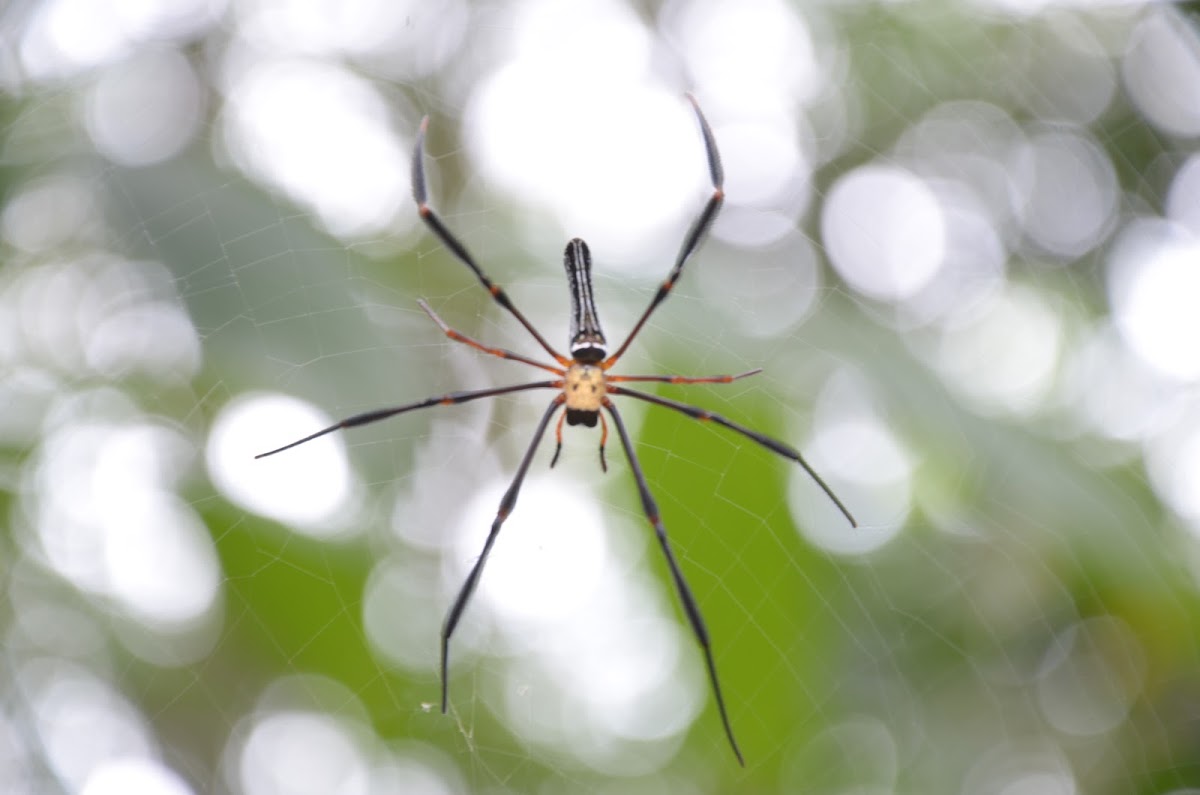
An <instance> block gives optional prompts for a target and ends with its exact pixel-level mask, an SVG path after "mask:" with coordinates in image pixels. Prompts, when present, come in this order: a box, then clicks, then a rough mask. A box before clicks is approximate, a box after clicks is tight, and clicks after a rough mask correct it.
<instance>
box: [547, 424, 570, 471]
mask: <svg viewBox="0 0 1200 795" xmlns="http://www.w3.org/2000/svg"><path fill="white" fill-rule="evenodd" d="M566 418H567V412H565V411H564V412H563V413H562V414H559V415H558V425H556V426H554V439H555V441H556V442H557V444H556V445H555V447H554V457H553V458H551V459H550V468H551V469H554V465H555V464H557V463H558V454H559V453H561V452H562V426H563V420H565V419H566Z"/></svg>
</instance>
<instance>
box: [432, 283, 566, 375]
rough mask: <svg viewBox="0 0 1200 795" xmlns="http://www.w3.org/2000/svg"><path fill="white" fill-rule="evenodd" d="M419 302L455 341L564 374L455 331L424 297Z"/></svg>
mask: <svg viewBox="0 0 1200 795" xmlns="http://www.w3.org/2000/svg"><path fill="white" fill-rule="evenodd" d="M417 304H418V305H420V307H421V308H422V309H424V310H425V314H427V315H429V318H430V319H431V320H432V321H433V322H434V323H437V324H438V328H440V329H441V330H442V333H444V334H445V335H446V336H447V337H449V338H450V339H452V340H454V341H455V342H461V343H463V344H465V345H470V346H471V347H472V348H474V349H475V350H477V351H483V352H484V353H487V354H490V355H492V356H498V357H500V358H501V359H511V360H512V361H514V362H523V363H525V364H530V365H533V366H534V367H540V368H541V369H543V370H549V371H550V372H552V373H556V374H557V375H562V374H563V370H562V369H561V368H559V367H553V366H551V365H549V364H543V363H542V362H539V361H535V360H534V359H530V358H529V357H527V356H522V355H521V354H519V353H513V352H512V351H510V350H506V349H504V348H492V347H490V346H488V345H484V344H483V343H482V342H479V341H478V340H474V339H471V338H470V337H468V336H467V335H466V334H463V333H462V332H461V331H455V330H454V329H452V328H450V326H449V325H448V324H447V323H446V321H444V320H442V319H441V318H440V317H438V315H437V312H434V311H433V310H432V309H431V308H430V307H429V304H427V303H425V301H424V299H418V300H417Z"/></svg>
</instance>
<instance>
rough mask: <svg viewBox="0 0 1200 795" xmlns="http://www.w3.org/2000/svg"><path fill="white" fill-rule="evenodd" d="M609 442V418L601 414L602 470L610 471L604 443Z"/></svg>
mask: <svg viewBox="0 0 1200 795" xmlns="http://www.w3.org/2000/svg"><path fill="white" fill-rule="evenodd" d="M606 444H608V420H606V419H604V415H603V414H601V415H600V470H601V471H602V472H607V471H608V462H607V461H605V460H604V445H606Z"/></svg>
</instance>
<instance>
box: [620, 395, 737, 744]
mask: <svg viewBox="0 0 1200 795" xmlns="http://www.w3.org/2000/svg"><path fill="white" fill-rule="evenodd" d="M604 408H605V409H607V410H608V413H609V414H610V415H612V420H613V424H614V425H616V426H617V435H618V436H620V437H621V446H622V447H624V448H625V457H626V458H628V459H629V468H630V469H632V470H633V478H634V480H635V481H637V488H638V493H639V494H640V495H641V498H642V510H643V511H645V513H646V519H648V520H649V521H650V524H651V526H652V527H653V528H654V534H655V535H656V536H657V537H658V545H659V547H660V548H661V549H662V552H663V556H664V557H665V558H666V559H667V566H668V567H669V568H670V570H671V579H673V580H674V581H675V592H676V593H678V594H679V601H680V602H682V603H683V609H684V612H685V613H687V617H688V622H689V623H690V624H691V625H692V634H694V635H695V636H696V640H697V641H698V642H699V643H700V648H701V649H702V650H703V652H704V662H705V664H706V665H707V666H708V681H709V684H710V685H712V691H713V697H714V698H715V699H716V702H717V711H718V712H720V713H721V723H722V725H723V726H724V727H725V736H726V737H727V738H728V739H729V745H730V747H731V748H732V749H733V755H734V756H736V757H737V760H738V763H739V764H740V765H741V766H742V767H745V766H746V761H745V760H744V759H743V758H742V752H741V750H740V749H739V748H738V744H737V740H735V739H734V737H733V727H732V726H730V724H729V715H728V713H727V712H726V711H725V699H724V697H722V695H721V683H720V681H719V680H718V678H717V664H716V663H715V662H714V661H713V655H712V644H711V642H710V640H709V636H708V628H707V627H705V625H704V618H703V616H701V615H700V607H699V605H697V604H696V599H695V597H693V596H692V591H691V589H690V588H689V587H688V584H687V580H685V579H684V578H683V572H682V571H681V570H680V568H679V564H678V563H677V562H676V561H675V553H674V552H673V551H672V550H671V544H670V542H669V541H668V540H667V531H666V528H664V527H663V523H662V520H660V519H659V516H658V505H657V504H656V503H655V501H654V497H653V495H651V494H650V487H649V486H648V485H647V484H646V476H645V475H643V474H642V466H641V464H640V463H638V458H637V455H636V454H635V453H634V452H633V443H632V442H630V441H629V432H628V431H626V430H625V423H624V422H623V421H622V420H621V415H620V413H619V412H618V411H617V407H616V406H614V405H613V402H612V401H611V400H609V399H608V398H605V399H604Z"/></svg>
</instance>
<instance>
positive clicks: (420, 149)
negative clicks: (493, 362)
mask: <svg viewBox="0 0 1200 795" xmlns="http://www.w3.org/2000/svg"><path fill="white" fill-rule="evenodd" d="M687 99H688V101H689V102H690V103H691V105H692V109H693V110H694V111H695V114H696V119H697V121H698V122H699V124H700V132H701V135H702V136H703V138H704V149H705V153H706V156H707V159H708V173H709V177H710V180H711V182H712V189H713V191H712V195H711V196H710V197H709V199H708V201H707V203H706V204H705V205H704V208H703V209H702V210H701V212H700V215H699V216H697V218H696V220H695V221H694V222H693V223H692V226H691V228H690V229H689V230H688V233H687V236H686V237H685V238H684V240H683V244H682V245H681V246H680V249H679V254H678V255H677V256H676V258H675V265H674V267H672V268H671V272H670V273H669V274H668V275H667V278H666V280H665V281H663V282H662V284H660V285H659V287H658V291H657V292H656V293H655V294H654V297H653V298H652V299H651V300H650V305H649V306H648V307H646V310H645V311H644V312H643V313H642V316H641V317H640V318H639V319H638V321H637V323H635V324H634V326H633V329H632V330H631V331H630V332H629V336H627V337H626V338H625V341H624V342H623V343H621V345H620V346H619V347H618V348H617V349H616V351H615V352H614V353H612V354H609V353H608V346H607V342H606V340H605V337H604V332H603V331H602V330H601V328H600V318H599V315H598V314H597V313H596V304H595V300H594V299H593V297H592V258H591V253H590V252H589V251H588V247H587V244H586V243H584V242H583V241H582V240H580V239H579V238H575V239H573V240H571V241H570V242H569V243H567V247H566V251H565V253H564V255H563V264H564V266H565V268H566V271H567V280H568V282H569V284H570V289H571V323H570V351H571V355H570V356H564V355H562V354H560V353H559V352H558V351H556V350H555V349H554V348H553V347H552V346H551V345H550V343H548V342H547V341H546V340H545V338H544V337H542V335H541V334H540V333H539V332H538V330H537V329H536V328H534V327H533V325H532V324H531V323H530V322H529V321H528V320H527V319H526V318H525V316H524V315H522V314H521V312H520V310H518V309H517V307H516V306H515V305H514V304H513V303H512V301H511V300H510V299H509V297H508V294H507V293H505V292H504V290H503V289H502V288H501V287H500V286H499V285H498V284H495V283H494V282H493V281H492V280H491V279H489V278H488V277H487V275H486V274H484V272H483V270H482V269H481V268H480V267H479V265H478V264H477V263H476V262H475V258H474V257H472V256H471V254H470V253H469V252H468V251H467V249H466V246H464V245H463V244H462V243H461V242H459V240H458V238H457V237H455V236H454V234H453V233H452V232H451V231H450V230H449V228H448V227H447V226H446V225H445V224H444V223H443V222H442V220H441V218H440V217H438V215H437V213H435V212H434V211H433V208H431V207H430V206H429V203H428V192H427V190H426V184H425V167H424V157H425V132H426V129H427V128H428V126H429V117H428V116H427V117H425V118H424V119H423V120H422V121H421V126H420V128H419V130H418V132H417V141H416V145H415V147H414V150H413V159H412V188H413V199H414V200H415V201H416V204H417V211H418V212H419V213H420V216H421V220H422V221H424V222H425V224H426V225H427V226H428V227H429V228H430V230H432V231H433V233H434V235H436V236H437V238H438V239H439V240H440V241H441V242H442V243H443V244H444V245H445V246H446V247H447V248H448V249H450V251H451V253H453V254H454V256H455V257H456V258H457V259H458V260H459V261H460V262H462V263H463V264H464V265H466V266H467V267H468V268H470V269H471V271H472V272H473V273H474V274H475V277H476V278H477V279H479V282H480V284H482V285H483V287H484V289H486V290H487V291H488V293H489V294H490V295H491V296H492V299H493V300H494V301H495V302H496V303H497V304H499V305H500V306H501V307H503V308H504V309H505V310H506V311H507V312H508V313H509V314H511V315H512V316H513V317H514V318H516V320H517V322H519V323H520V324H521V325H522V326H524V327H525V330H526V331H528V332H529V334H530V335H531V336H532V337H533V339H534V340H536V341H537V343H538V344H539V345H541V347H542V349H543V350H545V351H546V353H548V354H549V355H550V357H551V358H552V359H554V361H555V362H557V364H546V363H544V362H540V361H537V360H536V359H532V358H529V357H527V356H523V355H522V354H519V353H514V352H513V351H509V350H505V349H503V348H493V347H490V346H488V345H485V344H483V343H482V342H478V341H477V340H474V339H472V338H471V337H468V336H467V335H465V334H463V333H461V332H458V331H455V330H454V329H452V328H451V327H450V326H449V325H447V324H446V323H445V322H444V321H443V320H442V319H441V318H440V317H438V316H437V314H436V313H435V312H434V311H433V310H432V309H431V308H430V307H429V305H428V304H427V303H425V301H423V300H419V301H418V302H417V303H418V304H419V305H420V307H421V309H422V310H424V311H425V313H426V314H427V315H429V317H430V319H432V320H433V322H434V323H436V324H437V325H438V327H439V328H440V329H441V330H442V332H443V333H444V334H445V335H446V336H447V337H449V338H450V339H452V340H454V341H455V342H461V343H463V344H465V345H469V346H470V347H472V348H475V349H476V350H479V351H482V352H483V353H486V354H489V355H491V356H497V357H499V358H501V359H510V360H512V361H516V362H522V363H524V364H528V365H531V366H533V367H537V368H539V369H542V370H546V371H548V372H550V373H553V374H554V378H552V379H550V380H546V381H534V382H531V383H524V384H515V385H511V386H502V387H495V388H492V389H476V390H471V391H466V392H451V393H449V394H446V395H438V396H436V397H430V398H426V399H425V400H420V401H417V402H416V403H408V404H406V405H403V406H394V407H391V408H384V409H377V410H375V411H368V412H364V413H362V414H356V415H354V416H353V417H349V418H347V419H344V420H342V421H341V422H338V423H337V424H335V425H331V426H329V427H328V428H325V429H323V430H319V431H317V432H316V433H313V434H310V435H308V436H305V437H304V438H303V439H299V440H297V441H295V442H292V443H290V444H286V445H284V446H283V447H280V448H277V449H275V450H271V451H270V452H267V453H262V454H260V455H258V456H255V457H256V458H264V457H266V456H270V455H275V454H276V453H281V452H283V451H284V450H290V449H291V448H293V447H296V446H297V445H301V444H304V443H305V442H309V441H312V440H313V439H316V438H318V437H320V436H324V435H325V434H327V433H332V432H333V431H336V430H340V429H343V428H354V427H357V426H360V425H368V424H370V423H373V422H378V421H380V420H384V419H387V418H389V417H394V416H396V415H397V414H404V413H405V412H409V411H416V410H417V409H423V408H427V407H429V406H454V405H457V404H459V403H466V402H468V401H471V400H479V399H480V398H487V397H495V396H497V395H507V394H510V393H512V392H525V391H528V390H533V389H552V390H555V392H556V394H555V395H554V397H553V398H552V399H551V400H550V405H549V406H548V407H547V408H546V411H545V413H543V414H542V418H541V420H539V421H538V424H537V428H536V429H535V430H534V433H533V440H532V441H531V442H530V444H529V447H528V449H527V450H526V451H525V455H524V457H523V458H522V459H521V463H520V464H519V465H518V466H517V472H516V475H515V476H514V477H513V481H512V484H511V485H510V486H509V487H508V491H506V492H505V493H504V496H503V497H502V498H501V500H500V507H499V508H498V509H497V511H496V518H495V520H494V521H493V522H492V527H491V531H490V532H489V533H488V536H487V540H486V541H485V542H484V545H483V551H482V552H481V553H480V555H479V558H478V559H477V560H476V561H475V565H474V566H473V567H472V568H471V572H470V574H468V575H467V579H466V581H465V582H463V584H462V587H461V588H460V589H459V591H458V595H457V596H456V597H455V599H454V602H453V604H452V605H451V607H450V611H449V612H448V613H447V614H446V620H445V623H444V624H443V625H442V634H441V665H440V674H441V688H442V713H443V714H444V713H445V712H446V709H447V704H448V701H449V677H448V673H449V667H448V666H449V649H450V638H451V636H452V635H453V634H454V630H455V628H456V627H457V626H458V622H459V619H460V618H462V615H463V611H464V610H465V609H466V607H467V603H468V602H469V601H470V599H471V595H472V593H474V591H475V586H476V585H477V584H478V582H479V577H480V574H481V573H482V571H483V567H484V564H485V563H486V562H487V559H488V555H489V554H490V553H491V551H492V546H493V544H495V542H496V537H497V535H499V533H500V527H501V525H503V524H504V520H505V519H507V518H508V516H509V514H510V513H512V510H513V507H514V506H515V505H516V502H517V495H518V493H519V492H520V490H521V484H522V483H523V482H524V480H525V474H526V473H527V472H528V471H529V465H530V462H531V461H532V460H533V456H534V453H535V451H536V450H537V447H538V444H539V442H540V441H541V439H542V437H543V436H544V435H545V433H546V429H547V428H548V427H549V425H550V420H551V419H552V418H553V417H554V414H555V412H557V411H559V409H562V413H561V414H560V415H559V418H558V423H557V424H556V425H555V429H554V435H555V441H556V443H557V444H556V446H555V449H554V457H553V458H552V459H551V460H550V466H551V467H553V466H554V465H555V463H557V461H558V455H559V453H560V452H562V428H563V422H564V421H565V422H566V423H567V425H583V426H585V427H588V428H594V427H596V425H597V424H599V425H600V466H601V469H602V470H603V471H608V464H607V463H606V462H605V459H604V447H605V444H606V443H607V441H608V422H607V421H606V420H605V418H604V413H607V414H608V416H609V417H611V418H612V422H613V425H614V426H615V427H616V429H617V436H618V437H620V439H621V447H622V448H623V449H624V450H625V457H626V458H627V459H628V461H629V468H630V470H631V471H632V472H633V479H634V481H635V482H636V484H637V490H638V494H639V496H640V497H641V501H642V510H643V511H644V512H645V514H646V519H647V520H648V521H649V522H650V525H651V527H652V528H653V529H654V534H655V537H656V538H657V540H658V545H659V547H660V548H661V549H662V553H663V557H665V558H666V561H667V566H668V568H669V569H670V572H671V579H672V581H673V582H674V585H675V591H676V593H677V594H678V595H679V601H680V602H681V603H682V606H683V611H684V613H686V614H687V620H688V623H689V624H690V625H691V629H692V634H693V635H695V637H696V640H697V641H698V642H699V644H700V648H701V650H702V651H703V653H704V662H705V665H706V666H707V668H708V680H709V685H710V687H711V689H712V693H713V697H714V699H715V701H716V702H717V711H718V712H719V714H720V717H721V724H722V726H723V727H724V729H725V736H726V738H727V739H728V741H729V746H730V748H731V749H732V750H733V753H734V756H736V757H737V760H738V763H739V764H740V765H742V766H743V767H744V766H745V764H746V763H745V760H744V759H743V757H742V752H741V749H739V748H738V744H737V740H736V739H735V738H734V734H733V727H732V725H731V724H730V722H729V715H728V712H727V711H726V709H725V698H724V696H723V695H722V693H721V684H720V680H719V679H718V677H717V666H716V663H715V662H714V661H713V653H712V643H711V641H710V639H709V634H708V629H707V627H706V626H705V623H704V618H703V617H702V616H701V614H700V607H699V605H698V604H697V603H696V598H695V597H694V596H693V595H692V591H691V589H690V588H689V587H688V584H687V580H686V579H684V576H683V571H682V570H681V569H680V568H679V563H678V561H677V560H676V559H675V553H674V552H673V551H672V548H671V544H670V542H669V540H668V539H667V531H666V528H665V527H664V526H663V523H662V520H661V519H660V518H659V513H658V505H657V503H655V501H654V496H653V495H652V494H651V493H650V487H649V486H648V485H647V483H646V476H645V475H644V474H643V473H642V467H641V464H640V463H639V462H638V457H637V454H636V453H635V452H634V449H633V442H632V441H630V438H629V432H628V431H627V430H626V428H625V422H624V420H622V419H621V413H620V412H619V411H618V410H617V407H616V405H614V403H613V401H612V396H614V395H618V396H622V397H629V398H634V399H636V400H641V401H645V402H646V403H653V404H654V405H656V406H662V407H664V408H668V409H671V410H672V411H677V412H680V413H681V414H684V415H686V416H688V417H691V418H692V419H696V420H700V421H702V422H712V423H715V424H717V425H720V426H722V427H724V428H728V429H729V430H731V431H733V432H734V433H737V434H741V435H742V436H744V437H746V438H747V439H750V440H752V441H754V442H757V443H758V444H760V445H762V446H763V447H765V448H767V449H768V450H770V451H771V452H773V453H777V454H779V455H781V456H783V457H784V458H788V459H791V460H792V461H795V462H796V463H797V464H799V465H800V466H801V467H803V468H804V471H805V472H807V473H808V475H809V477H811V478H812V479H813V481H814V482H816V484H817V485H818V486H820V488H821V489H822V491H824V492H825V494H826V495H828V497H829V499H830V500H832V501H833V503H834V505H836V506H837V507H838V510H840V511H841V512H842V514H843V515H844V516H845V517H846V519H847V520H848V521H849V522H850V524H851V526H857V523H856V522H855V520H854V517H853V516H852V515H851V514H850V511H849V510H848V509H847V508H846V506H845V505H843V504H842V501H841V500H839V499H838V498H837V495H835V494H834V493H833V490H832V489H831V488H830V487H829V486H828V485H827V484H826V483H825V481H824V480H822V479H821V477H820V475H818V474H817V473H816V472H815V471H814V470H813V468H812V467H811V466H809V465H808V463H807V462H806V461H805V460H804V458H803V457H802V456H801V455H800V453H799V452H797V451H796V450H794V449H792V448H791V447H789V446H788V445H786V444H784V443H783V442H780V441H777V440H775V439H772V438H771V437H769V436H765V435H763V434H761V433H758V432H757V431H753V430H751V429H749V428H747V427H745V426H743V425H739V424H738V423H736V422H733V421H732V420H728V419H726V418H725V417H722V416H721V415H719V414H714V413H712V412H710V411H707V410H705V409H702V408H699V407H697V406H691V405H688V404H686V403H680V402H677V401H674V400H670V399H668V398H664V397H659V396H657V395H652V394H648V393H645V392H639V391H636V390H633V389H628V388H626V387H623V386H619V384H623V383H631V382H657V383H664V384H728V383H730V382H732V381H737V380H738V379H741V378H746V377H748V376H751V375H755V374H756V373H759V372H761V369H755V370H750V371H748V372H745V373H739V374H738V375H713V376H700V377H691V376H679V375H612V374H610V373H609V370H610V369H611V368H612V367H613V365H615V364H616V363H617V361H618V360H619V359H620V358H621V356H622V355H624V353H625V351H626V350H627V349H628V348H629V345H630V344H631V343H632V342H633V340H634V338H635V337H637V335H638V332H640V331H641V330H642V327H643V326H645V324H646V321H647V320H648V319H649V318H650V315H651V314H653V312H654V310H655V309H657V308H658V306H659V304H661V303H662V302H663V301H664V300H666V298H667V296H668V295H669V294H670V293H671V289H672V288H673V287H674V286H675V283H676V282H677V281H678V280H679V276H680V274H681V273H682V272H683V266H684V264H685V263H686V262H687V261H688V259H689V258H690V257H691V256H692V254H693V253H694V252H695V251H696V249H697V247H698V246H699V245H700V243H701V241H702V240H703V239H704V237H705V235H706V234H707V232H708V229H709V227H710V226H712V223H713V220H714V219H715V218H716V217H717V213H718V212H719V211H720V209H721V205H722V203H723V202H724V200H725V192H724V188H723V183H724V173H723V171H722V168H721V157H720V154H719V153H718V152H717V144H716V140H715V139H714V137H713V133H712V129H711V128H710V127H709V125H708V121H707V120H706V119H705V118H704V113H703V112H702V111H701V110H700V105H699V104H698V103H697V102H696V100H695V98H694V97H692V96H691V95H690V94H688V95H687ZM601 410H603V413H602V411H601Z"/></svg>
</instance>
